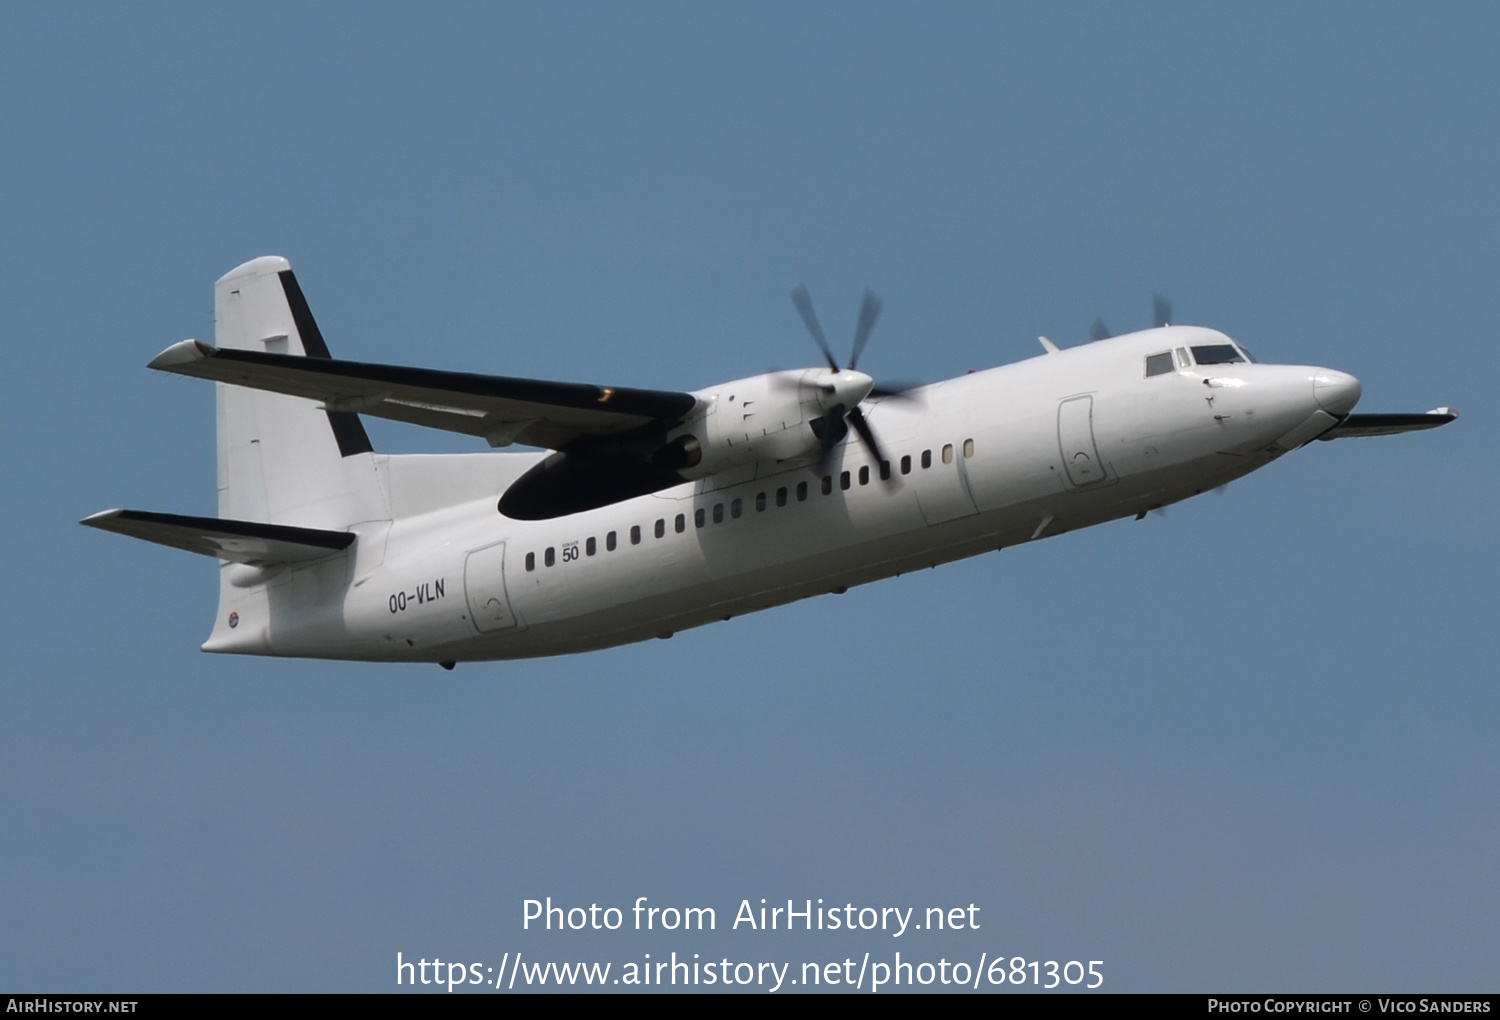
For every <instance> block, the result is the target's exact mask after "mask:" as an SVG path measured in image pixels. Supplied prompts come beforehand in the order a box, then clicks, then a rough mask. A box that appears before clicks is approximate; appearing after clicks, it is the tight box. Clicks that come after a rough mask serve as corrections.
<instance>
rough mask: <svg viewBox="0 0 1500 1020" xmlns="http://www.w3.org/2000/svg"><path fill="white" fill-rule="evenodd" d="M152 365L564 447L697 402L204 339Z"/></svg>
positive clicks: (504, 439)
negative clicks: (219, 344) (218, 344)
mask: <svg viewBox="0 0 1500 1020" xmlns="http://www.w3.org/2000/svg"><path fill="white" fill-rule="evenodd" d="M150 367H151V368H155V369H159V370H161V371H163V372H174V373H176V374H178V375H186V376H193V377H196V378H199V379H211V380H213V381H215V382H222V383H230V384H233V385H236V386H248V387H250V388H252V389H260V390H270V391H272V392H274V393H284V394H287V395H289V396H294V397H303V398H306V399H308V400H317V401H320V402H321V403H322V404H323V406H324V407H325V408H327V409H328V410H329V411H333V412H357V413H359V414H369V415H374V416H375V417H377V418H389V419H391V420H393V421H402V422H407V423H409V424H412V425H424V426H426V427H428V428H435V429H443V430H445V431H449V432H461V433H464V434H466V435H471V436H478V437H480V438H482V439H484V440H486V441H487V442H489V444H490V445H491V446H508V445H510V444H511V443H522V444H524V445H527V446H540V447H543V448H545V449H551V450H566V449H568V448H569V447H570V446H573V445H574V444H576V443H578V442H579V441H580V440H597V439H605V438H609V437H615V436H620V435H623V434H625V433H629V432H634V431H636V430H638V429H642V428H645V427H648V426H656V427H657V428H663V427H665V428H670V427H671V426H674V425H676V424H678V423H680V422H681V421H683V420H684V419H686V418H687V417H688V416H689V415H690V413H691V412H692V411H693V409H694V408H696V407H697V404H698V400H697V398H696V397H694V396H693V395H692V394H690V393H673V392H670V391H665V390H642V389H631V388H627V387H609V386H592V385H586V384H579V383H559V382H546V381H542V380H536V379H515V378H510V377H506V376H496V375H478V374H474V373H469V372H446V371H441V370H438V369H431V368H406V367H402V366H399V365H375V364H368V363H365V362H359V361H341V360H338V359H334V358H304V357H297V356H295V355H288V354H272V353H269V352H262V351H243V350H230V349H220V348H216V347H214V346H213V345H211V344H206V343H203V342H202V341H201V340H183V341H181V342H180V343H176V344H173V345H172V346H171V347H168V348H167V349H166V350H165V351H162V352H161V353H160V354H159V355H157V356H156V357H155V358H154V359H152V361H151V363H150Z"/></svg>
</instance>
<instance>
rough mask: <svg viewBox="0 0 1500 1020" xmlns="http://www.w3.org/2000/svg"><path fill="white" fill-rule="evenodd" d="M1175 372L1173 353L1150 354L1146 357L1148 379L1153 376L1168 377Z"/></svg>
mask: <svg viewBox="0 0 1500 1020" xmlns="http://www.w3.org/2000/svg"><path fill="white" fill-rule="evenodd" d="M1174 371H1176V366H1175V365H1173V364H1172V352H1171V351H1163V352H1162V353H1161V354H1148V355H1147V356H1146V376H1147V378H1150V377H1151V376H1153V375H1166V374H1167V373H1169V372H1174Z"/></svg>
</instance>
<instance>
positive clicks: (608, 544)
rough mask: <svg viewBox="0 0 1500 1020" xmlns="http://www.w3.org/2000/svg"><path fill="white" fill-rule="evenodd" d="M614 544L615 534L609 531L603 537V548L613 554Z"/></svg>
mask: <svg viewBox="0 0 1500 1020" xmlns="http://www.w3.org/2000/svg"><path fill="white" fill-rule="evenodd" d="M615 544H616V543H615V533H614V532H613V531H611V532H610V533H609V534H608V535H605V536H604V548H606V549H608V550H609V551H610V552H614V551H615Z"/></svg>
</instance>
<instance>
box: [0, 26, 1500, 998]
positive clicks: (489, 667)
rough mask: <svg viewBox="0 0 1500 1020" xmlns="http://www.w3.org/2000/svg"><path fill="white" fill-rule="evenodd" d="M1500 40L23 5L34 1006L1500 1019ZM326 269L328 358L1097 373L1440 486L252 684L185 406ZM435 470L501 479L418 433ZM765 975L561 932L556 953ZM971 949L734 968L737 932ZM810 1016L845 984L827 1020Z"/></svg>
mask: <svg viewBox="0 0 1500 1020" xmlns="http://www.w3.org/2000/svg"><path fill="white" fill-rule="evenodd" d="M1497 37H1500V10H1497V9H1496V8H1495V7H1494V6H1492V5H1479V4H1469V5H1458V4H1447V5H1440V6H1439V7H1437V8H1435V9H1434V8H1430V7H1420V6H1418V5H1415V4H1410V5H1388V4H1375V3H1351V4H1326V3H1325V4H1315V5H1309V4H1301V3H1294V4H1281V5H1278V4H1254V5H1238V6H1227V5H1220V4H1215V5H1189V4H1181V5H1169V4H1144V3H1133V4H1035V5H993V4H982V5H968V4H949V5H941V6H939V7H937V8H936V9H933V8H932V7H931V6H930V5H921V6H918V5H889V4H870V3H857V4H848V5H840V4H817V5H808V4H787V5H776V4H766V3H760V4H754V5H733V6H725V5H718V4H713V5H709V4H689V5H672V4H649V5H615V4H606V5H576V4H547V5H537V4H529V5H521V6H502V5H472V6H457V7H455V6H444V7H439V8H436V9H430V8H426V7H424V8H423V9H422V10H421V11H420V12H418V11H417V10H416V9H415V8H409V9H405V8H394V7H391V6H388V5H387V6H376V5H368V4H348V5H314V6H312V7H311V8H310V7H309V6H308V5H302V4H286V5H283V4H270V3H268V4H258V5H252V6H249V7H247V6H244V5H240V6H230V5H180V6H168V5H146V6H141V5H131V6H119V5H83V6H78V5H72V6H66V7H59V6H57V5H49V4H30V5H22V4H6V5H4V6H3V7H0V238H3V243H0V322H3V325H0V334H3V337H4V345H5V351H6V354H5V370H4V373H3V378H4V393H5V399H4V401H3V404H0V407H3V411H0V413H3V415H4V436H5V441H4V444H3V450H4V453H3V457H4V465H5V475H6V477H7V479H8V482H7V484H5V485H4V486H3V487H0V508H3V521H4V523H5V529H6V537H5V538H4V540H3V542H0V556H3V560H0V564H3V577H4V584H3V591H4V595H3V597H0V607H3V613H0V634H3V635H4V639H5V647H6V654H5V659H4V667H3V679H0V988H4V989H6V990H12V991H19V990H23V989H24V990H59V991H63V990H136V991H168V990H353V991H382V990H387V989H393V988H394V981H395V958H396V953H397V952H398V951H399V952H402V953H403V954H404V956H405V958H407V959H414V958H429V959H430V958H431V957H433V956H439V957H441V958H443V959H444V960H450V959H452V960H460V961H466V962H471V961H477V962H481V963H484V964H486V965H498V963H499V960H500V957H501V955H502V954H503V953H505V952H512V953H513V952H516V951H520V952H523V953H525V954H527V956H528V958H535V959H548V958H554V959H564V960H566V959H598V960H612V961H614V962H615V964H616V966H617V967H618V966H619V965H620V964H621V963H623V962H627V961H632V960H633V961H640V960H642V959H643V958H644V954H645V953H651V954H652V955H653V958H654V959H660V958H661V955H662V954H669V953H670V952H672V951H674V950H675V951H677V952H678V953H679V955H682V954H691V953H694V952H697V953H700V954H701V955H702V956H703V958H705V959H707V958H710V957H712V958H715V959H717V958H719V957H721V956H725V957H728V958H730V959H731V960H732V961H740V960H752V961H753V960H783V961H784V960H792V961H799V962H800V961H802V960H840V961H841V960H843V959H844V958H846V957H849V956H853V957H854V958H855V959H856V960H858V959H859V958H860V956H861V955H862V954H863V953H865V952H870V953H871V954H872V959H890V958H891V957H892V954H893V953H894V952H895V951H896V950H900V951H902V953H903V959H906V960H923V959H930V960H934V961H935V960H936V959H937V958H938V957H939V956H944V957H946V958H947V959H949V960H955V959H965V960H970V961H974V960H977V958H978V957H979V955H980V953H981V952H985V953H988V954H989V956H990V957H994V956H995V955H997V954H998V955H1002V956H1006V957H1013V956H1022V957H1025V958H1027V959H1034V958H1040V959H1044V960H1045V959H1056V960H1059V961H1064V960H1069V959H1080V960H1090V959H1093V960H1103V961H1104V972H1105V975H1106V988H1107V989H1112V990H1116V991H1123V990H1169V991H1170V990H1178V991H1186V990H1203V991H1209V990H1221V991H1254V990H1264V991H1293V990H1300V991H1312V990H1323V991H1340V990H1349V991H1357V990H1383V991H1396V990H1410V991H1439V990H1450V991H1475V990H1489V991H1494V990H1495V988H1496V977H1495V975H1496V960H1497V958H1500V925H1497V923H1496V918H1497V917H1500V855H1497V853H1496V847H1497V846H1500V796H1497V795H1500V771H1497V756H1500V752H1497V749H1496V736H1495V735H1496V731H1497V722H1500V694H1497V681H1496V672H1497V670H1496V662H1497V652H1500V638H1497V626H1496V621H1495V609H1496V601H1497V600H1496V594H1497V593H1496V581H1495V566H1496V538H1495V527H1494V516H1495V506H1496V499H1497V477H1496V474H1497V472H1496V467H1495V463H1496V461H1495V438H1496V416H1495V413H1494V406H1495V398H1494V390H1495V386H1496V381H1495V380H1496V375H1497V373H1496V369H1497V356H1496V349H1497V342H1500V330H1497V323H1500V311H1497V308H1496V301H1495V297H1496V292H1497V282H1500V281H1497V266H1500V217H1497V212H1500V199H1497V187H1500V184H1497V182H1500V62H1497V61H1496V60H1495V56H1494V41H1495V39H1496V38H1497ZM264 254H280V255H285V256H287V257H288V258H290V259H291V260H292V262H293V264H294V266H295V267H296V269H297V273H298V276H299V279H300V281H301V283H302V286H303V288H304V290H305V291H306V293H307V295H308V298H309V300H310V302H311V304H312V308H313V310H314V312H315V313H316V315H317V317H318V320H319V323H320V325H321V326H322V329H323V332H324V334H325V336H326V337H327V338H328V341H329V344H330V346H331V347H332V349H333V351H334V353H335V355H337V356H344V357H349V358H354V359H359V360H367V361H386V362H394V363H398V364H415V365H424V366H432V367H438V368H448V369H456V370H465V371H476V372H492V373H497V374H508V375H518V376H531V377H537V378H552V379H562V380H576V381H593V382H600V383H609V384H617V385H636V386H646V387H658V388H664V389H694V388H698V387H701V386H706V385H709V384H711V383H713V382H715V381H718V380H722V379H732V378H736V377H739V376H743V375H748V374H753V373H756V372H760V371H763V370H765V369H766V368H768V367H771V366H779V367H787V366H795V365H803V364H806V365H814V364H817V363H818V362H819V360H820V358H819V357H818V355H817V353H816V350H815V348H814V347H813V345H812V343H811V341H810V340H808V338H807V336H806V334H805V331H804V330H803V328H802V325H801V323H800V322H799V321H798V319H797V317H796V314H795V312H794V310H793V308H792V306H791V304H790V302H789V301H788V299H787V293H788V291H789V290H790V289H791V287H792V286H793V285H794V284H796V283H798V282H805V283H806V284H807V285H808V286H809V287H810V288H811V290H812V293H813V295H814V297H815V299H816V300H817V302H818V307H819V310H820V312H821V314H822V317H823V321H824V324H825V326H826V327H827V328H828V331H829V333H830V334H831V336H833V337H834V346H835V347H836V348H837V349H840V350H845V349H847V344H848V339H847V338H848V337H849V335H850V334H851V332H852V328H853V320H854V314H855V309H856V307H857V303H858V300H859V294H860V289H861V288H862V287H865V286H870V287H872V288H874V289H875V290H876V291H877V292H878V293H879V294H880V295H881V296H882V297H883V298H884V299H885V302H886V306H885V307H886V310H885V314H884V316H883V318H882V320H881V322H880V324H879V327H878V329H877V331H876V333H875V336H874V338H873V340H872V342H871V345H870V347H869V349H868V351H867V352H866V355H865V358H864V360H863V362H862V365H861V367H864V368H868V369H869V370H870V371H871V372H872V373H873V374H875V375H876V376H877V377H884V378H899V379H905V378H918V379H925V380H929V381H933V380H937V379H940V378H944V377H947V376H951V375H956V374H959V373H962V372H963V371H965V370H966V369H968V368H972V367H988V366H991V365H996V364H1000V363H1004V362H1008V361H1015V360H1019V359H1021V358H1026V357H1030V356H1032V355H1034V354H1036V353H1037V352H1038V350H1039V348H1038V347H1037V343H1036V339H1035V338H1036V336H1037V334H1039V333H1046V334H1047V335H1049V336H1051V337H1052V338H1054V339H1055V340H1057V341H1058V342H1059V343H1062V344H1064V345H1068V344H1073V343H1078V342H1082V341H1083V340H1084V339H1085V338H1086V336H1087V330H1088V326H1089V323H1090V322H1091V321H1092V320H1093V318H1094V317H1095V316H1096V315H1099V316H1102V317H1103V318H1104V319H1105V320H1106V321H1107V322H1108V323H1109V324H1110V325H1111V326H1112V327H1113V328H1115V329H1116V330H1125V329H1128V328H1135V327H1139V326H1144V325H1147V324H1149V321H1150V312H1151V295H1152V293H1153V292H1161V293H1163V294H1166V295H1169V296H1171V297H1172V298H1173V299H1174V300H1175V303H1176V318H1177V320H1178V321H1181V322H1190V323H1201V324H1204V325H1210V326H1214V327H1216V328H1219V329H1223V330H1225V331H1226V332H1228V333H1229V334H1230V335H1232V336H1234V337H1235V338H1237V339H1238V340H1240V341H1242V342H1243V343H1245V344H1247V345H1248V346H1249V347H1250V348H1251V349H1252V350H1254V351H1255V353H1256V354H1257V355H1258V356H1259V357H1260V358H1261V359H1262V360H1267V361H1284V362H1293V363H1310V364H1318V365H1326V366H1330V367H1334V368H1338V369H1342V370H1346V371H1349V372H1352V373H1354V374H1355V375H1357V376H1359V377H1360V379H1361V380H1362V382H1363V384H1364V394H1365V395H1364V400H1363V402H1362V403H1361V406H1360V409H1361V410H1364V411H1380V410H1385V411H1422V410H1426V409H1428V408H1431V407H1434V406H1436V405H1439V404H1451V405H1453V406H1455V407H1457V408H1459V409H1460V410H1461V411H1462V412H1463V417H1462V418H1461V419H1460V420H1459V421H1458V422H1457V423H1455V424H1454V425H1451V426H1449V427H1447V428H1445V429H1443V430H1441V431H1439V432H1433V433H1425V434H1420V435H1411V436H1401V437H1394V438H1389V439H1383V440H1355V441H1341V442H1338V443H1332V444H1327V443H1319V444H1314V447H1312V448H1309V449H1306V450H1302V451H1299V452H1297V453H1295V454H1293V455H1291V456H1288V457H1286V458H1284V459H1283V460H1281V461H1279V462H1277V463H1275V464H1273V465H1271V466H1270V467H1268V468H1266V469H1265V470H1264V471H1262V472H1261V473H1259V474H1257V475H1253V476H1251V477H1249V478H1247V479H1244V480H1241V481H1239V482H1237V483H1235V484H1234V485H1232V486H1230V487H1229V489H1228V490H1227V491H1226V492H1225V493H1224V494H1223V495H1222V496H1215V495H1207V496H1203V497H1199V498H1198V499H1196V500H1193V501H1190V502H1188V503H1184V504H1180V505H1178V506H1175V507H1172V508H1171V509H1170V511H1169V512H1168V513H1167V514H1166V515H1165V516H1155V515H1153V516H1151V517H1148V518H1147V519H1146V520H1145V521H1143V522H1141V523H1134V522H1131V521H1123V522H1116V523H1113V524H1108V525H1104V526H1102V527H1099V528H1095V529H1093V530H1090V531H1086V532H1081V533H1076V534H1070V535H1066V536H1063V537H1060V538H1054V539H1049V540H1047V541H1043V542H1039V543H1035V544H1032V545H1030V546H1027V547H1024V548H1019V549H1011V550H1006V551H1005V552H1001V553H998V554H991V555H989V556H986V557H982V558H979V559H974V560H969V561H966V562H963V563H960V564H953V565H949V566H945V567H941V568H938V569H936V570H933V571H929V572H926V573H923V574H922V575H920V576H907V577H903V578H899V579H895V580H890V581H884V582H880V583H878V584H874V585H869V586H866V587H863V588H858V589H855V590H853V591H850V592H849V593H848V594H847V595H844V596H842V597H832V596H827V597H823V598H819V599H814V600H811V601H806V602H802V603H799V604H795V605H792V606H787V607H783V608H780V609H776V610H773V611H770V612H765V613H761V614H758V615H755V616H752V617H747V618H743V619H736V620H734V621H731V622H729V623H727V624H718V625H715V626H712V627H707V628H701V629H699V630H696V631H692V632H688V633H682V634H679V635H677V636H676V637H675V638H674V639H672V640H671V641H667V642H660V641H658V642H652V643H650V644H644V645H637V646H633V647H627V648H620V649H614V650H609V651H604V652H599V653H596V654H590V655H583V656H576V657H572V658H564V659H555V660H544V661H535V662H518V663H492V664H479V665H466V666H460V667H459V668H458V669H457V670H456V671H455V672H453V673H446V672H443V671H442V670H440V669H438V668H437V667H435V666H390V665H355V664H328V663H318V662H301V661H279V660H264V659H249V658H219V657H212V656H207V655H204V654H203V653H201V652H199V651H198V645H199V643H200V642H201V641H202V640H203V639H204V638H205V637H206V635H207V633H208V630H209V627H210V624H211V622H212V616H213V613H214V607H215V583H216V582H215V577H216V572H215V569H214V567H213V565H212V563H211V562H209V561H205V560H203V559H201V558H198V557H194V556H191V555H188V554H186V553H180V552H176V551H173V550H168V549H164V548H160V547H155V546H151V545H147V544H145V543H140V542H134V541H131V540H128V539H125V538H122V537H119V536H114V535H108V534H102V533H98V532H94V531H90V530H88V529H84V528H80V527H79V526H78V525H77V523H76V522H77V521H78V519H80V518H82V517H84V516H86V515H87V514H90V513H93V512H95V511H97V510H101V509H106V508H108V507H114V506H125V507H136V508H141V509H155V510H165V511H175V512H180V513H189V514H204V513H210V514H211V513H213V512H214V508H215V502H214V457H213V393H212V387H211V386H210V385H208V384H205V383H199V382H195V381H191V380H183V379H178V378H174V377H169V376H165V375H162V374H159V373H153V372H149V371H147V370H146V369H145V363H146V362H147V361H148V360H149V359H150V358H151V357H152V356H154V355H155V354H156V353H157V352H158V351H159V350H161V349H162V348H163V347H165V346H167V345H168V344H169V343H172V342H174V341H176V340H179V339H181V338H183V337H185V336H198V337H204V338H210V337H211V336H212V309H213V298H212V283H213V280H214V279H215V278H216V277H218V276H219V275H221V274H222V273H224V272H225V271H227V270H228V269H229V268H231V267H233V266H235V265H237V264H238V263H240V262H242V261H244V260H246V259H248V258H251V257H254V256H257V255H264ZM370 431H371V434H372V436H373V437H374V439H375V442H376V444H377V446H378V447H379V448H381V449H385V450H389V451H409V450H470V449H475V448H476V447H475V446H474V445H473V444H470V443H467V442H465V441H463V440H461V439H459V438H456V437H452V436H447V435H443V434H439V433H427V432H423V431H421V430H418V429H415V428H406V427H398V426H395V425H391V424H388V423H378V422H377V423H371V425H370ZM546 896H551V897H552V898H553V899H554V901H556V902H559V903H563V904H568V905H584V906H586V905H588V904H589V903H599V904H600V905H601V906H604V905H614V906H622V907H628V906H629V905H630V904H631V903H633V902H634V901H635V899H636V897H639V896H646V897H649V902H650V903H652V904H655V905H660V906H667V905H677V906H689V905H693V906H712V907H714V908H716V910H717V911H718V919H719V930H718V931H717V932H715V933H713V934H712V935H707V934H705V935H703V936H694V937H687V936H681V935H675V936H672V935H662V934H661V933H639V934H638V933H634V932H625V931H621V932H618V933H605V934H599V933H591V932H584V933H578V934H558V933H555V932H554V933H552V934H551V935H547V934H545V933H542V934H538V933H537V932H523V931H522V930H521V905H522V901H523V899H525V898H528V897H546ZM761 897H765V898H767V899H768V900H771V901H784V900H786V899H787V898H793V899H795V900H797V901H798V902H799V903H800V902H802V901H803V900H804V899H807V898H812V899H814V900H816V899H817V898H820V897H821V898H823V899H824V901H825V904H829V905H832V904H837V905H843V904H845V903H852V904H854V905H855V906H875V907H881V906H900V907H908V906H914V907H916V908H918V912H919V913H920V912H921V910H923V909H925V908H926V907H928V906H955V905H965V906H966V905H968V904H970V903H974V904H976V905H978V906H979V907H980V908H981V911H980V913H979V914H978V920H979V922H980V924H981V925H982V927H981V929H980V930H979V931H978V932H968V933H963V934H958V933H943V934H941V935H940V934H939V933H936V932H921V933H910V934H908V935H907V936H903V937H902V938H901V939H899V940H894V939H892V938H890V937H889V936H888V935H885V936H882V935H878V934H857V935H848V934H846V933H843V932H839V933H828V932H823V933H818V932H814V933H812V934H810V935H798V936H796V937H787V936H786V935H784V934H782V933H777V934H772V933H747V932H746V931H745V930H744V928H743V926H742V927H741V929H740V930H739V931H732V932H731V931H728V930H726V929H727V928H728V926H729V922H730V921H731V919H732V917H733V914H734V910H735V908H736V907H737V906H738V904H739V902H740V901H741V899H745V898H749V899H751V900H752V902H754V903H757V904H758V901H759V899H760V898H761ZM799 987H800V986H799Z"/></svg>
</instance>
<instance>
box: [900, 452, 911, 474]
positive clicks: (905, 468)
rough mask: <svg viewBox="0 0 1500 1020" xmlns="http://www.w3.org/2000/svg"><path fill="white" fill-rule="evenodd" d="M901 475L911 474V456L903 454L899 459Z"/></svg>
mask: <svg viewBox="0 0 1500 1020" xmlns="http://www.w3.org/2000/svg"><path fill="white" fill-rule="evenodd" d="M901 473H902V474H903V475H909V474H911V454H909V453H908V454H903V455H902V457H901Z"/></svg>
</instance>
